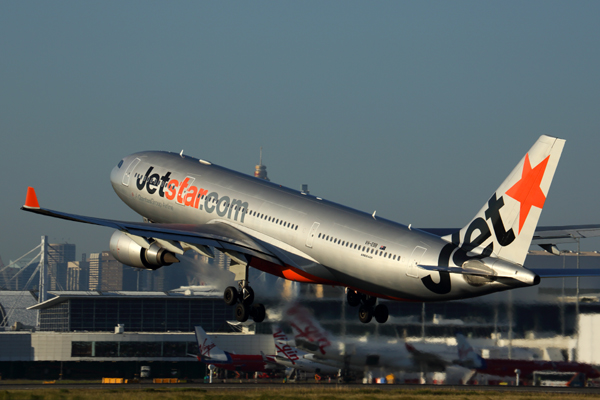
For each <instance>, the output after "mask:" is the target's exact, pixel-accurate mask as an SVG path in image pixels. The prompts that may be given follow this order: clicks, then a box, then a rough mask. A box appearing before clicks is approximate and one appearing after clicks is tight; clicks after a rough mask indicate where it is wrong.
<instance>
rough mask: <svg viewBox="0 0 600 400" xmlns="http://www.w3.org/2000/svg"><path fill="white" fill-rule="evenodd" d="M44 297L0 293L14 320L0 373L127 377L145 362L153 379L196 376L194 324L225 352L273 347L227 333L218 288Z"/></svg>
mask: <svg viewBox="0 0 600 400" xmlns="http://www.w3.org/2000/svg"><path fill="white" fill-rule="evenodd" d="M51 294H52V295H54V296H55V297H53V298H51V299H50V300H47V301H45V302H43V303H39V304H37V303H36V299H35V296H34V293H31V292H14V291H13V292H0V302H1V303H0V304H2V310H1V311H2V313H3V317H4V318H5V319H7V320H11V321H13V320H14V321H13V323H12V324H8V326H9V327H10V328H9V330H7V331H5V332H2V333H0V373H1V375H2V378H4V379H11V378H12V379H18V378H28V379H59V378H62V379H82V378H90V379H91V378H94V379H97V378H99V377H103V376H106V377H109V376H110V377H124V378H133V377H135V375H136V374H139V372H140V368H141V366H150V368H151V374H152V375H153V376H155V377H162V378H165V377H179V378H187V379H201V378H203V377H204V376H205V375H206V369H205V365H204V364H203V363H201V362H199V361H198V360H197V359H196V358H195V357H194V356H193V355H194V354H196V353H197V345H196V338H195V335H194V333H193V332H194V327H195V326H197V325H199V326H202V327H204V329H205V330H206V331H209V332H219V331H221V333H219V334H215V335H213V339H214V341H215V343H217V345H219V346H222V347H223V348H225V349H228V350H230V351H235V352H238V353H244V352H253V353H254V354H259V353H260V351H261V350H263V351H265V350H267V351H270V352H272V351H273V347H274V345H273V341H272V338H271V336H270V335H253V334H248V333H251V332H248V331H247V330H246V332H245V333H240V332H232V329H231V328H230V325H229V324H228V323H227V321H231V320H234V317H233V309H232V308H231V307H228V306H227V305H226V304H225V303H224V302H223V300H222V296H221V293H220V292H219V293H215V292H214V291H210V290H209V291H194V290H187V291H186V290H183V291H181V292H110V293H104V292H51ZM7 298H8V300H6V299H7ZM17 298H18V301H16V299H17ZM10 299H12V300H13V301H12V302H10ZM9 303H10V305H11V306H12V308H8V307H7V304H9ZM36 317H37V318H39V327H38V328H37V329H34V326H31V325H30V324H33V325H35V323H36V321H35V318H36ZM23 321H25V323H24V322H23ZM227 331H229V332H227Z"/></svg>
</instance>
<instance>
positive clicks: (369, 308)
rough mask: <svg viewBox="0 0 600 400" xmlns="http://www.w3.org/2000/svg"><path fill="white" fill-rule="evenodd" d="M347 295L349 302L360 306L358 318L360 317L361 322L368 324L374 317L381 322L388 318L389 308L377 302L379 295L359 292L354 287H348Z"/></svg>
mask: <svg viewBox="0 0 600 400" xmlns="http://www.w3.org/2000/svg"><path fill="white" fill-rule="evenodd" d="M347 297H348V304H349V305H350V306H351V307H356V306H360V307H359V308H358V319H360V322H362V323H364V324H367V323H369V322H371V319H373V317H375V320H376V321H377V322H379V323H380V324H383V323H384V322H385V321H387V320H388V317H389V312H388V308H387V306H385V305H384V304H377V297H374V296H369V295H368V294H364V293H359V292H357V291H355V290H352V289H348V293H347ZM376 304H377V305H376Z"/></svg>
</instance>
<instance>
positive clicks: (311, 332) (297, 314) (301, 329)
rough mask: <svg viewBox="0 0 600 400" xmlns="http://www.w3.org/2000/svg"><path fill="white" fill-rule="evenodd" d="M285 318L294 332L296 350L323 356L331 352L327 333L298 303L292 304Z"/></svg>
mask: <svg viewBox="0 0 600 400" xmlns="http://www.w3.org/2000/svg"><path fill="white" fill-rule="evenodd" d="M285 317H286V319H287V321H288V322H289V324H290V326H291V327H292V330H293V331H294V340H295V341H296V346H297V347H298V348H300V349H302V350H305V351H308V352H310V353H316V354H323V355H325V354H327V352H328V351H329V350H331V348H332V346H331V341H330V340H329V332H327V331H326V330H325V329H324V328H323V327H322V326H321V324H319V322H318V321H317V320H316V319H315V317H314V316H313V315H312V314H311V312H310V311H309V310H308V309H307V308H305V307H302V306H301V305H300V304H298V303H295V304H292V306H290V307H289V308H288V309H287V310H286V312H285Z"/></svg>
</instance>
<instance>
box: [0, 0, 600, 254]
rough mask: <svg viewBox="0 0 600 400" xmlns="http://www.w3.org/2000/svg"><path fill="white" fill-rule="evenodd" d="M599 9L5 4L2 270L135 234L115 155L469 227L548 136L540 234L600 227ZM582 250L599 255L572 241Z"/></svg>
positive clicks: (0, 32) (403, 218) (0, 34)
mask: <svg viewBox="0 0 600 400" xmlns="http://www.w3.org/2000/svg"><path fill="white" fill-rule="evenodd" d="M598 15H600V3H598V2H576V3H569V2H558V1H544V2H542V1H532V2H516V1H507V2H476V1H458V2H450V3H440V2H378V3H367V2H356V1H345V2H341V1H331V2H318V1H306V2H266V1H259V2H252V3H245V2H229V1H226V2H191V3H167V2H152V3H149V2H141V1H125V2H117V1H105V2H76V1H60V2H51V3H49V2H42V1H37V2H36V1H33V2H3V3H1V4H0V38H1V39H0V54H2V59H1V60H0V71H1V72H2V76H3V79H2V82H0V92H1V93H2V95H0V129H1V131H2V134H3V138H4V143H3V146H2V147H1V148H0V167H1V169H2V171H3V172H2V174H0V182H1V184H2V187H3V188H4V191H3V199H2V207H1V209H0V213H1V216H0V221H1V222H2V224H1V226H2V241H0V256H1V257H2V260H3V261H4V263H5V264H8V262H9V260H11V259H13V260H14V259H16V258H18V257H20V256H21V255H23V254H24V253H26V252H27V251H28V250H30V249H31V248H33V247H35V246H37V244H39V241H40V236H42V235H48V236H49V240H50V241H51V242H58V243H60V242H70V243H75V244H76V245H77V252H78V253H82V252H85V253H90V252H97V251H101V250H106V249H108V240H109V238H110V235H111V234H112V232H111V230H110V229H106V228H101V227H95V226H88V225H84V224H76V223H71V222H68V221H60V220H56V219H50V218H46V217H43V216H37V215H32V214H28V213H25V212H22V211H20V210H19V208H20V206H21V205H22V204H23V202H24V199H25V193H26V188H27V186H33V187H35V189H36V191H37V194H38V198H39V200H40V203H41V205H42V207H47V208H52V209H56V210H61V211H67V212H72V213H78V214H83V215H91V216H98V217H105V218H111V219H124V220H140V217H139V216H138V215H137V214H135V213H134V212H132V211H131V210H129V209H128V208H127V207H126V206H125V205H124V204H122V203H121V202H120V201H119V200H118V198H117V196H116V195H115V194H114V193H113V190H112V188H111V187H110V182H109V174H110V171H111V169H112V168H113V167H114V165H116V164H117V163H118V162H119V160H120V159H121V158H122V157H123V156H125V155H127V154H130V153H133V152H136V151H140V150H167V151H173V152H177V153H179V152H180V151H181V150H182V149H183V150H184V153H185V154H188V155H190V156H194V157H199V158H203V159H207V160H210V161H212V162H214V163H216V164H220V165H223V166H225V167H228V168H231V169H234V170H237V171H241V172H244V173H247V174H252V173H253V170H254V165H255V164H257V163H258V161H259V148H260V147H261V146H262V147H263V163H264V164H265V165H267V167H268V173H269V177H270V179H271V181H272V182H276V183H278V184H281V185H284V186H288V187H291V188H295V189H300V187H301V185H302V184H304V183H306V184H308V185H309V189H310V191H311V193H312V194H315V195H318V196H321V197H323V198H326V199H329V200H332V201H335V202H338V203H342V204H346V205H349V206H351V207H354V208H356V209H359V210H362V211H366V212H369V213H372V212H373V211H374V210H377V215H378V216H380V217H383V218H387V219H391V220H394V221H398V222H401V223H404V224H407V225H408V224H412V225H413V226H416V227H461V226H463V225H465V224H466V223H467V222H468V221H469V220H470V219H471V218H472V216H473V215H475V213H476V212H477V211H478V210H479V209H480V208H481V206H482V205H483V204H484V202H485V201H486V200H487V199H488V198H489V196H490V194H491V193H492V192H493V191H494V190H495V189H496V188H497V187H498V185H499V184H500V183H501V182H502V181H503V180H504V178H505V177H506V176H507V175H508V173H509V172H510V171H511V170H512V169H513V167H514V166H515V165H516V163H517V162H518V161H519V160H520V159H521V158H522V157H523V155H524V154H525V152H526V151H527V150H528V149H529V148H530V147H531V145H532V144H533V143H534V142H535V140H536V139H537V138H538V137H539V136H540V135H542V134H546V135H550V136H557V137H561V138H564V139H566V140H567V142H566V146H565V150H564V152H563V155H562V158H561V161H560V163H559V165H558V169H557V172H556V175H555V178H554V181H553V184H552V188H551V190H550V193H549V195H548V198H547V201H546V205H545V210H544V212H543V213H542V217H541V219H540V224H541V225H570V224H592V223H600V216H599V215H598V211H597V209H598V206H597V199H598V198H599V197H600V188H599V187H598V184H597V178H596V176H597V171H598V170H600V157H598V156H597V153H598V149H600V129H599V128H600V113H599V112H598V110H600V80H599V77H598V71H600V26H599V25H598V23H597V16H598ZM582 249H584V250H597V249H598V250H600V242H599V241H597V240H595V241H583V242H582Z"/></svg>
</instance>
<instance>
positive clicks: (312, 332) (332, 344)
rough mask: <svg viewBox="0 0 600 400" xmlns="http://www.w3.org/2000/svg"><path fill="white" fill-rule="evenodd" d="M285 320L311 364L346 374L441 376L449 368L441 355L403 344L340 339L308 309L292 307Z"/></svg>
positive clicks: (285, 315) (424, 348) (297, 345)
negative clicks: (425, 373) (426, 373)
mask: <svg viewBox="0 0 600 400" xmlns="http://www.w3.org/2000/svg"><path fill="white" fill-rule="evenodd" d="M284 320H285V321H286V323H288V324H289V325H290V326H291V328H292V331H293V332H294V340H295V343H296V347H298V348H299V349H301V350H303V351H306V352H309V353H311V354H312V355H313V360H315V361H317V362H320V363H323V364H330V365H334V366H338V367H339V366H342V365H343V367H344V370H345V371H348V370H353V371H365V370H373V369H376V370H381V369H383V370H385V371H387V372H399V371H402V372H440V371H445V369H446V367H447V366H448V365H450V364H452V362H451V361H449V360H446V359H444V358H442V357H441V356H440V354H439V353H440V352H439V351H436V352H428V351H427V347H426V346H420V348H417V347H416V345H417V344H416V343H414V344H409V343H406V342H405V341H403V340H400V341H398V343H382V342H362V341H359V340H356V339H354V340H353V339H344V340H342V339H340V338H336V337H334V336H333V335H332V334H331V333H330V332H328V331H327V330H325V329H324V328H323V327H322V326H321V324H320V323H319V322H318V321H317V320H316V318H315V317H314V316H313V314H312V313H311V312H310V310H309V309H307V308H306V307H303V306H302V305H300V304H298V303H293V304H291V305H290V306H289V307H287V308H286V310H285V311H284Z"/></svg>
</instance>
